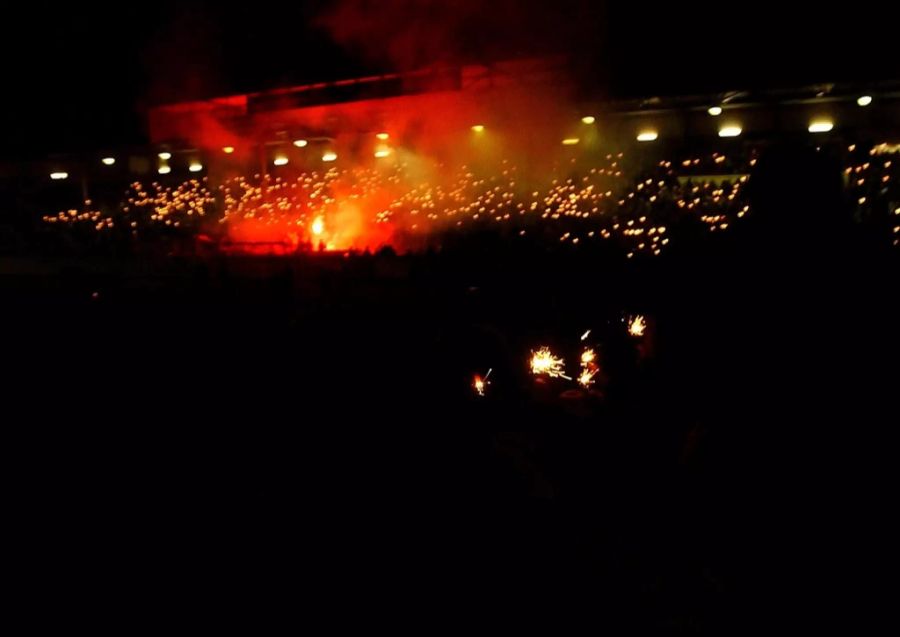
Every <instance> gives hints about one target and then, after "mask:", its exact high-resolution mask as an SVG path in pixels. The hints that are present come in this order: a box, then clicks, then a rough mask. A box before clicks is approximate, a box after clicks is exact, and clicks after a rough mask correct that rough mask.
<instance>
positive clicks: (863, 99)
mask: <svg viewBox="0 0 900 637" xmlns="http://www.w3.org/2000/svg"><path fill="white" fill-rule="evenodd" d="M856 103H857V104H859V105H860V106H868V105H869V104H871V103H872V96H871V95H860V96H859V98H857V100H856Z"/></svg>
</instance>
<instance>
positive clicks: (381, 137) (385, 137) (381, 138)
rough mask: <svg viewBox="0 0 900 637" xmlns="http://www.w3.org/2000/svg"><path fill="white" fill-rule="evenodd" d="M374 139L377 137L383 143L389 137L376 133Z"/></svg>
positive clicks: (385, 134)
mask: <svg viewBox="0 0 900 637" xmlns="http://www.w3.org/2000/svg"><path fill="white" fill-rule="evenodd" d="M375 137H377V138H378V139H380V140H381V141H385V140H387V139H388V138H389V137H390V135H388V134H387V133H378V134H377V135H375Z"/></svg>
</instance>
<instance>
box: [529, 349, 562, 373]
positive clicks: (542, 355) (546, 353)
mask: <svg viewBox="0 0 900 637" xmlns="http://www.w3.org/2000/svg"><path fill="white" fill-rule="evenodd" d="M531 373H532V374H534V375H535V376H549V377H550V378H565V379H566V380H572V378H571V377H570V376H566V374H565V361H564V360H563V359H562V358H559V357H558V356H554V355H553V352H551V351H550V348H549V347H542V348H540V349H539V350H538V351H536V352H532V356H531Z"/></svg>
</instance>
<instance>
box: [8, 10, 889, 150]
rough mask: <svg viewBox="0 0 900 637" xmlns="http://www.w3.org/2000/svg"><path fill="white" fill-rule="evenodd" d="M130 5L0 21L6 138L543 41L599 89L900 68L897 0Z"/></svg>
mask: <svg viewBox="0 0 900 637" xmlns="http://www.w3.org/2000/svg"><path fill="white" fill-rule="evenodd" d="M123 4H124V3H122V4H117V3H108V2H104V3H101V2H99V1H95V0H86V1H84V2H81V3H73V4H71V5H56V4H53V5H50V4H46V5H44V4H40V5H38V4H37V3H31V4H25V5H23V6H22V7H17V8H16V11H15V14H14V17H12V18H8V19H7V20H5V21H4V23H3V26H2V27H0V56H2V57H0V59H2V64H3V75H4V95H3V100H2V104H3V106H2V107H0V108H2V113H0V114H2V116H3V120H4V121H5V122H6V125H7V126H6V127H7V132H6V134H5V140H4V143H3V144H2V146H0V153H2V154H4V155H19V156H21V154H23V153H25V154H41V153H44V152H47V151H51V150H53V151H57V150H58V151H65V150H76V149H79V148H86V149H87V148H98V149H99V148H102V147H103V146H105V145H117V144H121V143H129V142H136V143H139V142H140V141H141V139H142V121H143V114H142V113H143V109H144V108H145V107H146V105H148V104H151V103H155V102H159V101H173V100H178V99H183V98H192V97H203V96H209V95H216V94H225V93H232V92H240V91H245V90H254V89H263V88H267V87H272V86H278V85H283V84H286V83H299V82H308V81H315V80H325V79H337V78H342V77H352V76H354V75H357V74H361V73H367V72H374V71H379V70H392V69H397V68H409V67H416V66H421V65H423V64H427V63H430V62H434V61H437V62H458V61H472V60H479V59H488V58H492V57H505V56H510V55H522V54H531V53H537V54H540V53H544V52H549V51H559V52H565V53H568V54H570V55H572V56H573V58H574V59H575V60H578V62H579V71H580V72H581V74H582V79H583V80H584V82H585V84H586V85H588V86H590V87H591V88H596V89H598V90H600V92H601V93H604V94H606V93H614V94H627V93H633V94H658V93H673V92H688V91H705V90H725V89H733V88H744V87H750V88H753V87H769V86H773V85H784V84H796V83H806V82H818V81H829V80H839V81H848V80H850V81H863V80H868V79H886V78H897V77H900V70H898V66H900V64H898V61H897V57H898V56H897V55H896V54H895V52H894V51H893V50H892V49H894V48H896V45H895V42H893V39H892V38H895V36H896V33H892V31H894V28H893V25H894V23H893V22H892V20H891V19H890V16H889V15H888V11H889V10H888V8H887V3H881V4H880V5H879V4H878V3H876V2H869V0H862V1H860V2H855V3H852V5H845V6H843V7H841V6H839V5H833V6H834V7H835V8H833V9H832V8H829V5H828V4H826V3H825V2H823V1H821V0H820V1H819V2H784V1H783V2H773V1H771V0H762V1H760V2H746V3H723V2H715V3H714V2H710V1H708V0H702V1H699V2H691V1H684V2H681V3H656V2H638V3H635V2H628V3H626V2H616V1H615V0H607V1H606V2H605V3H604V2H598V1H590V0H554V1H553V2H536V1H534V2H529V1H528V0H455V1H454V0H440V1H439V0H310V1H307V2H303V1H300V0H295V1H294V2H290V3H286V2H268V3H247V9H246V10H245V11H237V10H235V9H233V8H231V5H230V4H229V5H225V3H221V2H211V1H206V0H182V1H180V2H175V1H173V0H159V1H156V2H152V3H138V4H129V5H125V6H123ZM661 4H662V5H663V6H660V5H661ZM8 15H9V14H8Z"/></svg>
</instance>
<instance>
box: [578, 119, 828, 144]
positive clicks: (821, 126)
mask: <svg viewBox="0 0 900 637" xmlns="http://www.w3.org/2000/svg"><path fill="white" fill-rule="evenodd" d="M833 129H834V122H833V121H832V120H830V119H815V120H813V121H812V122H810V124H809V126H808V127H807V130H808V131H809V132H810V133H829V132H831V131H832V130H833ZM742 132H743V129H742V128H741V127H740V126H738V125H737V124H728V125H726V126H722V127H721V128H719V137H724V138H728V137H740V135H741V133H742ZM658 138H659V133H658V132H657V131H655V130H652V129H647V130H642V131H640V132H639V133H638V136H637V140H638V141H639V142H653V141H656V140H657V139H658ZM563 143H565V142H563Z"/></svg>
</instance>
